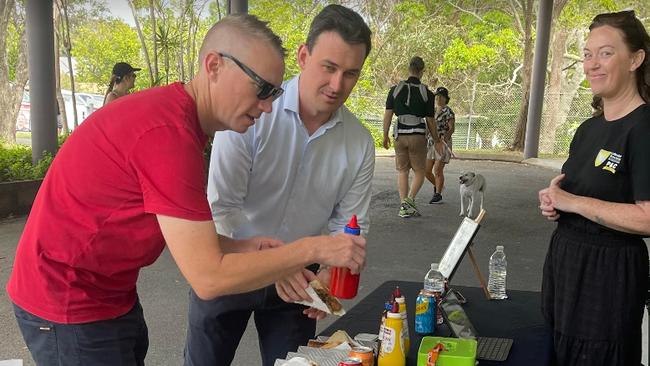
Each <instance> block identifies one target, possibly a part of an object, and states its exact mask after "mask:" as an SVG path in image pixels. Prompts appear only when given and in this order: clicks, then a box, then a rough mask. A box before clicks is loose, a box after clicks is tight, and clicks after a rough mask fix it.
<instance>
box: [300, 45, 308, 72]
mask: <svg viewBox="0 0 650 366" xmlns="http://www.w3.org/2000/svg"><path fill="white" fill-rule="evenodd" d="M309 56H310V53H309V48H307V45H306V44H304V43H303V44H301V45H300V47H298V66H300V70H304V69H305V65H306V64H307V58H308V57H309Z"/></svg>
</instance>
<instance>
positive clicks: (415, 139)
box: [384, 56, 435, 217]
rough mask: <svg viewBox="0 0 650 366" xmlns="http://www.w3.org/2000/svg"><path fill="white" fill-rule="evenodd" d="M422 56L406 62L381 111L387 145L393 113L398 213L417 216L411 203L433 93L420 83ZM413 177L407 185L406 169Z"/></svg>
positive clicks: (419, 178)
mask: <svg viewBox="0 0 650 366" xmlns="http://www.w3.org/2000/svg"><path fill="white" fill-rule="evenodd" d="M423 74H424V60H422V58H421V57H419V56H415V57H413V58H412V59H411V61H410V62H409V78H408V79H406V80H403V81H400V82H399V83H398V84H397V85H394V86H393V87H391V88H390V91H389V92H388V97H387V98H386V111H385V112H384V148H386V149H388V148H389V147H390V138H389V137H388V134H389V131H390V125H391V122H392V119H393V114H395V115H397V122H396V124H395V128H394V129H393V138H394V140H395V166H396V168H397V174H398V176H397V186H398V191H399V199H400V201H401V203H400V209H399V213H398V215H399V216H400V217H411V216H420V212H419V211H418V209H417V207H416V206H415V196H416V195H417V194H418V192H419V191H420V188H422V183H424V168H425V163H426V159H427V140H426V131H427V128H428V129H430V130H431V131H434V130H435V126H434V121H433V118H432V117H433V116H434V108H433V98H434V96H433V93H432V92H431V90H429V88H428V87H427V86H426V85H424V84H422V82H421V81H420V79H421V78H422V75H423ZM411 169H413V173H414V177H413V182H412V183H411V187H410V189H409V173H410V171H411Z"/></svg>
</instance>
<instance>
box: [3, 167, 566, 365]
mask: <svg viewBox="0 0 650 366" xmlns="http://www.w3.org/2000/svg"><path fill="white" fill-rule="evenodd" d="M555 169H557V167H555ZM465 170H471V171H476V172H480V173H482V174H483V175H484V176H485V177H486V179H487V192H486V202H485V209H486V211H487V215H486V217H485V219H484V221H483V224H482V227H481V229H480V230H479V232H478V234H477V237H476V239H475V247H474V253H475V255H476V257H477V260H478V262H479V264H480V265H481V267H482V268H481V270H482V271H484V273H487V266H488V259H489V256H490V254H491V253H492V252H493V251H494V247H495V246H496V245H498V244H499V245H504V246H505V251H506V254H507V257H508V288H510V289H517V290H529V291H539V289H540V284H541V270H542V264H543V261H544V256H545V253H546V249H547V246H548V239H549V237H550V234H551V232H552V230H553V228H554V225H553V224H552V223H549V222H546V220H544V219H543V218H542V217H541V216H540V215H539V213H538V209H537V191H538V190H539V189H541V188H543V187H544V186H546V185H547V184H548V182H549V180H550V179H551V178H552V177H554V176H555V175H556V174H557V173H556V171H555V170H554V169H549V168H545V167H540V166H537V165H529V164H521V163H508V162H495V161H471V160H455V161H453V162H452V163H451V164H450V165H449V166H448V167H447V169H446V177H447V179H448V180H447V187H448V188H447V189H446V190H445V192H443V195H444V203H443V204H440V205H428V204H426V202H428V200H429V199H430V197H431V195H432V193H433V189H432V188H431V185H430V184H428V183H425V186H424V187H423V189H422V190H421V192H420V195H419V196H418V199H417V203H418V205H419V207H420V210H421V212H422V217H419V218H410V219H401V218H399V217H397V211H398V195H397V191H396V188H395V187H396V186H395V184H396V174H395V171H394V163H393V159H392V158H389V157H378V158H377V168H376V173H375V178H374V180H373V200H372V203H371V219H372V224H371V225H372V226H371V230H370V234H369V235H368V238H367V239H368V245H369V247H368V266H367V268H366V271H365V272H364V273H363V274H362V277H361V288H360V293H359V296H358V297H357V300H358V299H360V298H362V297H364V296H365V295H367V294H368V293H370V292H371V291H372V290H373V289H374V288H376V287H377V286H379V284H381V283H382V282H384V281H387V280H392V279H401V280H410V281H420V280H422V278H423V277H424V274H425V273H426V271H427V270H428V268H429V264H430V263H431V262H433V261H437V260H438V259H439V258H440V256H441V255H442V254H443V252H444V250H445V249H446V247H447V244H448V242H449V240H450V239H451V238H452V236H453V234H454V232H455V230H456V228H457V227H458V224H459V222H460V218H459V217H458V212H459V196H458V183H457V180H458V176H459V175H460V174H461V172H462V171H465ZM315 194H316V193H315ZM24 222H25V219H24V218H19V219H14V220H9V221H5V222H3V223H1V224H0V283H2V284H4V283H6V281H7V278H8V275H9V272H10V267H11V263H12V261H13V256H14V251H15V245H16V242H17V240H18V238H19V236H20V233H21V231H22V228H23V226H24ZM454 283H455V284H458V285H465V286H478V281H477V280H476V278H475V276H474V273H473V272H472V269H471V266H470V264H469V262H467V261H465V262H463V263H462V264H461V266H460V268H459V270H458V272H457V273H456V275H455V277H454V280H453V283H452V285H453V284H454ZM138 289H139V293H140V297H141V300H142V304H143V307H144V310H145V316H146V318H147V322H148V325H149V332H150V341H151V344H150V347H149V354H148V356H147V365H179V364H181V358H182V350H183V343H184V337H185V330H186V307H187V290H188V286H187V284H186V282H185V281H184V279H183V278H182V276H181V275H180V273H179V271H178V270H177V269H176V267H175V265H174V263H173V261H172V259H171V257H170V256H169V253H168V252H167V251H165V252H164V254H163V255H162V257H161V258H160V259H159V260H158V261H157V262H156V263H155V264H154V265H152V266H151V267H149V268H146V269H144V270H143V271H142V273H141V276H140V280H139V282H138ZM406 295H407V296H410V297H414V296H415V294H406ZM355 303H356V300H351V301H347V302H345V306H346V307H351V306H353V305H354V304H355ZM377 306H378V308H377V314H378V317H379V314H380V310H379V307H380V306H381V304H377ZM331 321H332V320H331V319H326V320H325V321H322V322H320V323H319V326H318V330H322V329H324V328H325V327H326V326H327V325H329V324H330V323H331ZM256 337H257V335H256V333H255V330H254V328H253V327H251V325H250V324H249V329H248V330H247V331H246V334H245V335H244V338H243V340H242V343H241V345H240V348H239V350H238V353H237V356H236V358H235V361H234V363H233V365H242V366H250V365H259V364H260V358H259V355H258V350H257V338H256ZM0 339H2V342H0V360H1V359H9V358H23V359H26V360H28V361H26V362H25V364H26V365H32V363H31V359H30V357H29V354H28V351H27V350H26V349H25V346H24V343H23V341H22V338H21V337H20V334H19V331H18V329H17V327H16V325H15V321H14V319H13V314H12V310H11V305H10V303H9V301H8V299H7V296H6V294H5V293H4V291H0Z"/></svg>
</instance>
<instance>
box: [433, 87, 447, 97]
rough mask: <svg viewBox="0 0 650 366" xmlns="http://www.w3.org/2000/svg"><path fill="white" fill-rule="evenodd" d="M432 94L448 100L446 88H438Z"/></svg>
mask: <svg viewBox="0 0 650 366" xmlns="http://www.w3.org/2000/svg"><path fill="white" fill-rule="evenodd" d="M433 94H435V95H442V96H444V97H445V98H447V100H449V90H447V88H445V87H444V86H440V87H438V88H437V89H436V91H435V92H434V93H433Z"/></svg>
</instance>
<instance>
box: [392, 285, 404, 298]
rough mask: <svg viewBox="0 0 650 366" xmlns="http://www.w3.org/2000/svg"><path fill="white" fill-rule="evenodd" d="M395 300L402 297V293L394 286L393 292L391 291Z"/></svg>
mask: <svg viewBox="0 0 650 366" xmlns="http://www.w3.org/2000/svg"><path fill="white" fill-rule="evenodd" d="M393 295H394V296H395V298H398V297H402V291H401V290H400V289H399V286H395V291H393Z"/></svg>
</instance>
